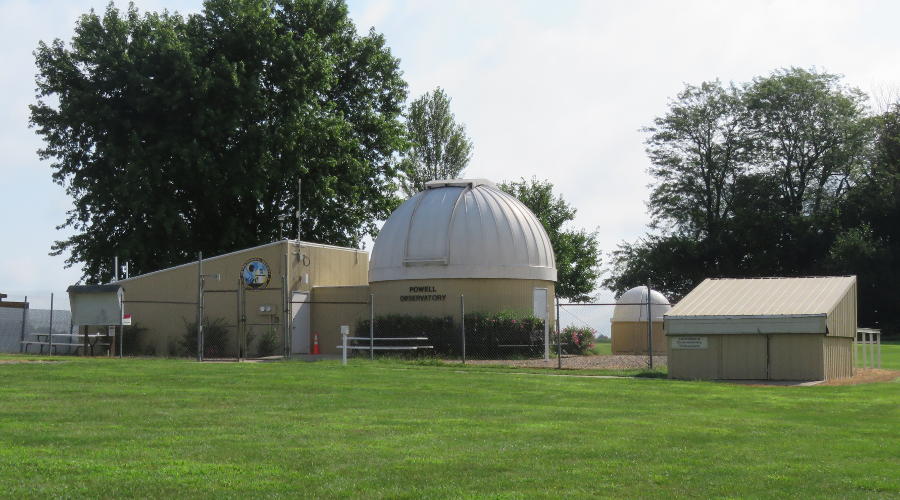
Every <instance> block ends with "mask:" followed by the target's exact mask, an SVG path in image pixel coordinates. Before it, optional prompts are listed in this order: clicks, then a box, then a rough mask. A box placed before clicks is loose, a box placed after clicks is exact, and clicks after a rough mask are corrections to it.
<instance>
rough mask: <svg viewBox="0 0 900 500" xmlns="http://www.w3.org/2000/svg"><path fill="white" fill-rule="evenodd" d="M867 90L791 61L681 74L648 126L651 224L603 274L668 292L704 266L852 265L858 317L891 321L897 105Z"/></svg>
mask: <svg viewBox="0 0 900 500" xmlns="http://www.w3.org/2000/svg"><path fill="white" fill-rule="evenodd" d="M866 101H867V97H866V95H865V94H863V93H862V92H861V91H859V90H858V89H856V88H852V87H847V86H845V85H843V84H842V83H841V78H840V77H839V76H837V75H833V74H829V73H824V72H817V71H814V70H804V69H798V68H789V69H781V70H777V71H775V72H773V73H771V74H770V75H768V76H763V77H757V78H754V79H753V80H752V81H751V82H747V83H744V84H741V85H734V84H732V85H729V86H727V87H726V86H724V85H722V84H721V83H720V82H718V81H712V82H705V83H702V84H700V85H698V86H694V85H686V86H685V89H684V90H683V91H682V92H681V93H679V94H678V96H677V97H676V98H675V99H673V100H672V101H671V102H670V104H669V109H668V111H667V113H665V114H664V115H663V116H661V117H659V118H657V119H655V120H654V122H653V125H652V126H650V127H647V128H646V129H645V131H646V132H647V134H648V136H647V142H646V144H647V153H648V156H649V158H650V162H651V167H650V168H649V172H650V175H651V176H652V178H653V180H654V181H653V185H652V186H651V193H650V199H649V203H648V205H649V209H650V214H651V217H652V220H651V227H652V231H651V233H650V234H648V235H646V236H645V237H643V238H641V239H640V240H638V241H636V242H625V243H623V244H621V245H620V246H619V248H618V249H617V250H616V251H614V252H613V254H612V259H611V267H610V276H609V277H608V278H607V279H606V280H605V281H604V285H605V286H607V287H609V288H611V289H613V290H615V291H617V292H621V291H623V290H626V289H628V288H630V287H632V286H637V285H641V284H644V283H647V282H648V281H649V282H650V283H652V284H653V285H654V287H656V288H659V289H660V290H662V291H664V292H665V293H667V294H669V295H670V296H671V298H673V299H676V300H677V299H678V298H680V297H681V296H683V295H684V294H686V293H687V292H688V291H690V290H691V289H692V288H693V287H694V286H696V285H697V284H698V283H699V282H700V281H701V280H702V279H704V278H707V277H754V276H808V275H822V274H856V275H858V277H859V284H860V318H861V319H860V322H861V324H862V323H865V324H866V326H879V325H880V326H884V327H887V328H888V329H889V330H890V329H891V328H893V329H894V330H896V329H897V321H896V320H893V319H891V318H889V316H890V315H889V314H886V313H887V311H888V310H890V309H891V308H893V309H896V304H897V303H898V300H900V296H898V295H896V294H895V293H894V292H886V293H885V292H884V290H885V289H887V288H891V289H893V288H896V287H895V286H893V285H889V284H888V283H889V281H888V280H890V279H894V280H895V281H896V278H897V276H898V274H897V273H898V267H900V266H898V264H897V263H898V261H900V259H898V256H900V248H898V247H897V246H896V243H895V242H896V241H898V238H897V236H900V235H897V233H896V231H897V229H896V228H897V227H900V219H898V215H900V210H898V208H897V207H898V205H897V203H900V202H898V201H897V200H898V196H900V181H898V177H897V175H898V174H897V172H898V163H900V161H898V158H900V154H897V151H900V147H898V146H897V144H898V143H900V142H898V140H900V139H898V137H900V126H898V125H897V123H900V119H898V118H897V117H898V116H900V109H898V108H896V107H895V108H894V109H893V110H891V111H890V112H888V113H886V114H884V115H883V116H878V117H873V116H871V115H870V113H869V112H868V110H867V107H866ZM875 289H877V290H881V292H879V293H881V296H880V297H879V296H877V295H878V293H875V292H873V291H872V290H875ZM891 300H893V301H894V302H893V306H890V302H889V301H891ZM890 325H893V326H890Z"/></svg>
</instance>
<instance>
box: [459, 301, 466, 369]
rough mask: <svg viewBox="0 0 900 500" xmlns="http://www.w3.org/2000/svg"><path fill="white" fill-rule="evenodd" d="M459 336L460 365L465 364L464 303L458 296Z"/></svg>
mask: <svg viewBox="0 0 900 500" xmlns="http://www.w3.org/2000/svg"><path fill="white" fill-rule="evenodd" d="M459 336H460V339H461V340H462V344H461V347H462V364H466V301H465V298H463V296H462V295H460V296H459Z"/></svg>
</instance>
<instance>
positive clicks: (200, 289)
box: [197, 252, 203, 361]
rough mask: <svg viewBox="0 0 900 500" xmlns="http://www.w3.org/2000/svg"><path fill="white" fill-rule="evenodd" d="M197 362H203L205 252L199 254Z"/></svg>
mask: <svg viewBox="0 0 900 500" xmlns="http://www.w3.org/2000/svg"><path fill="white" fill-rule="evenodd" d="M197 361H203V252H197Z"/></svg>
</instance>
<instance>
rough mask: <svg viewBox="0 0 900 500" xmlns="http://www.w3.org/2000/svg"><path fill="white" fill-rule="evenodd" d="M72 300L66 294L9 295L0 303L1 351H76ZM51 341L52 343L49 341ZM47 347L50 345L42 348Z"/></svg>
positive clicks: (58, 352)
mask: <svg viewBox="0 0 900 500" xmlns="http://www.w3.org/2000/svg"><path fill="white" fill-rule="evenodd" d="M74 333H77V332H76V330H75V329H74V328H73V326H72V313H71V311H70V309H69V297H68V294H66V293H65V292H63V293H56V292H41V293H6V297H4V298H3V299H2V300H0V352H2V353H22V352H27V353H38V354H42V353H43V354H47V353H49V352H50V344H51V343H52V344H53V348H52V352H53V353H57V354H68V353H73V352H75V351H76V350H77V349H78V347H77V346H73V345H71V344H73V343H74V342H72V340H71V337H69V336H70V335H72V334H74ZM48 339H49V340H48ZM42 344H47V345H42Z"/></svg>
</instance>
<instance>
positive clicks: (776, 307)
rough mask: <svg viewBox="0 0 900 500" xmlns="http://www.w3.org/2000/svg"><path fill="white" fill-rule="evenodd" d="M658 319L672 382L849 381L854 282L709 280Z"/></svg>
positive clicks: (830, 279) (836, 279) (820, 279)
mask: <svg viewBox="0 0 900 500" xmlns="http://www.w3.org/2000/svg"><path fill="white" fill-rule="evenodd" d="M664 322H665V331H666V337H667V339H668V341H669V359H668V365H669V377H670V378H679V379H732V380H738V379H743V380H825V379H834V378H844V377H850V376H852V374H853V341H854V338H855V335H856V277H855V276H840V277H815V278H754V279H707V280H705V281H703V283H701V284H700V285H699V286H697V288H695V289H694V290H692V291H691V292H690V293H689V294H688V295H687V296H686V297H684V299H682V300H681V301H680V302H678V304H677V305H676V306H675V307H673V308H672V310H671V311H669V312H668V313H667V314H666V315H665V321H664Z"/></svg>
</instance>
